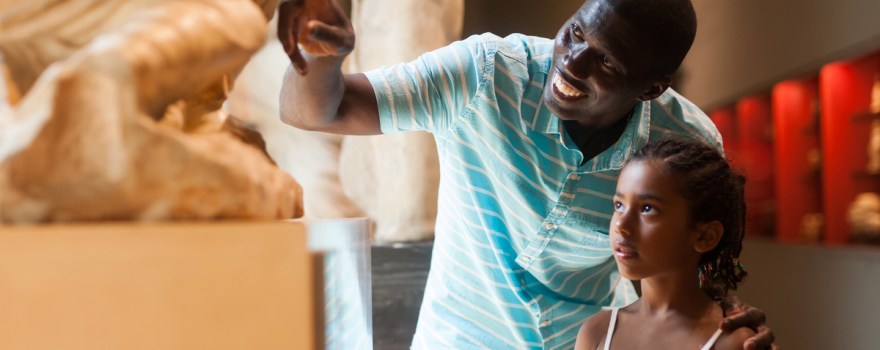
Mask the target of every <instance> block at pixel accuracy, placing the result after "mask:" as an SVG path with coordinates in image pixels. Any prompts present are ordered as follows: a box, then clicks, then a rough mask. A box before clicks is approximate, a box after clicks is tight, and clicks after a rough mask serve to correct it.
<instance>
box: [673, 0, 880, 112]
mask: <svg viewBox="0 0 880 350" xmlns="http://www.w3.org/2000/svg"><path fill="white" fill-rule="evenodd" d="M694 7H695V8H696V10H697V19H698V21H699V26H698V30H697V38H696V41H695V43H694V47H693V48H692V49H691V52H690V54H689V55H688V57H687V58H686V60H685V63H684V66H683V67H682V71H683V77H682V78H681V81H680V85H679V89H680V90H681V91H682V93H684V95H685V96H687V97H688V98H690V99H691V100H692V101H694V102H695V103H696V104H697V105H699V106H700V107H701V108H703V109H710V108H714V107H718V106H721V105H724V104H727V103H732V102H734V101H735V100H736V99H738V98H739V97H742V96H745V95H749V94H753V93H758V92H761V91H769V89H770V88H771V87H772V86H773V84H775V83H776V82H779V81H781V80H784V79H789V78H794V77H798V76H802V75H807V74H816V73H817V72H818V70H819V68H821V66H822V65H823V64H825V63H828V62H831V61H834V60H839V59H844V58H852V57H854V56H857V55H859V54H862V53H865V52H868V51H870V50H872V49H880V1H877V0H835V1H827V0H797V1H791V0H735V1H719V0H695V1H694Z"/></svg>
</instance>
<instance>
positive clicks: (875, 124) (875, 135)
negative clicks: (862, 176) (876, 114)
mask: <svg viewBox="0 0 880 350" xmlns="http://www.w3.org/2000/svg"><path fill="white" fill-rule="evenodd" d="M867 151H868V165H867V166H866V168H865V170H866V171H867V172H868V173H869V174H877V173H880V119H874V120H873V121H871V138H870V139H869V141H868V150H867Z"/></svg>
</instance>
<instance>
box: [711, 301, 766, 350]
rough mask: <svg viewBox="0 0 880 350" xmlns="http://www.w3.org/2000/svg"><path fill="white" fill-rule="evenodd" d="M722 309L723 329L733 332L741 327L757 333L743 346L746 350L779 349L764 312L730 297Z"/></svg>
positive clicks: (722, 305)
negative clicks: (774, 342)
mask: <svg viewBox="0 0 880 350" xmlns="http://www.w3.org/2000/svg"><path fill="white" fill-rule="evenodd" d="M721 309H723V310H724V315H725V318H724V320H722V321H721V329H722V330H724V331H725V332H731V331H733V330H736V329H737V328H740V327H748V328H751V329H752V330H754V331H755V336H754V337H751V338H749V340H746V342H745V343H744V344H743V349H745V350H763V349H778V347H777V346H776V345H775V344H773V341H774V340H775V339H776V337H775V336H774V335H773V331H772V330H770V327H767V325H766V324H765V323H766V321H767V316H766V315H764V311H761V310H758V309H756V308H754V307H751V306H748V305H746V304H743V303H742V301H740V300H739V298H737V297H734V296H728V297H726V298H724V299H723V300H722V301H721Z"/></svg>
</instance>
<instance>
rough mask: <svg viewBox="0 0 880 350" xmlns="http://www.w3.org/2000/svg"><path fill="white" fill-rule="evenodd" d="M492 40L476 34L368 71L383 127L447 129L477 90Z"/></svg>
mask: <svg viewBox="0 0 880 350" xmlns="http://www.w3.org/2000/svg"><path fill="white" fill-rule="evenodd" d="M491 44H492V42H491V41H490V38H487V37H485V36H472V37H470V38H468V39H465V40H462V41H457V42H454V43H452V44H450V45H449V46H446V47H443V48H440V49H438V50H435V51H432V52H429V53H426V54H424V55H422V56H420V57H419V58H417V59H416V60H414V61H412V62H409V63H401V64H396V65H393V66H389V67H384V68H379V69H376V70H372V71H369V72H366V73H365V74H366V76H367V78H368V79H369V80H370V83H371V84H372V86H373V91H374V92H375V93H376V102H377V103H378V104H379V121H380V126H381V129H382V133H385V134H388V133H396V132H403V131H413V130H422V131H428V132H432V133H435V134H438V133H439V134H442V133H444V132H445V131H446V130H447V129H448V128H449V127H450V126H451V125H452V123H453V121H454V120H455V119H456V118H457V117H458V116H460V115H462V113H464V112H465V110H466V109H467V107H468V104H469V103H470V101H471V99H472V98H473V96H474V95H475V94H476V91H477V88H478V87H479V84H480V82H481V81H482V80H483V72H484V71H485V68H486V66H487V65H488V63H487V60H488V59H487V58H488V57H490V56H489V54H488V53H487V50H488V48H489V47H490V46H491Z"/></svg>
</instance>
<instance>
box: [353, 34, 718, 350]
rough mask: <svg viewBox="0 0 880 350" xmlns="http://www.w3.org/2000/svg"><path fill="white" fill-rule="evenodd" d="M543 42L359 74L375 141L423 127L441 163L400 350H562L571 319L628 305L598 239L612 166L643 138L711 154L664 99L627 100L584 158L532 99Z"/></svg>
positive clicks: (682, 111) (571, 333)
mask: <svg viewBox="0 0 880 350" xmlns="http://www.w3.org/2000/svg"><path fill="white" fill-rule="evenodd" d="M552 53H553V41H552V40H549V39H544V38H536V37H528V36H523V35H511V36H509V37H506V38H499V37H497V36H494V35H491V34H486V35H481V36H473V37H470V38H468V39H466V40H463V41H459V42H456V43H454V44H452V45H450V46H448V47H445V48H442V49H440V50H437V51H434V52H431V53H428V54H425V55H423V56H422V57H420V58H419V59H417V60H415V61H413V62H410V63H406V64H399V65H395V66H391V67H387V68H384V69H380V70H375V71H371V72H368V73H367V77H368V78H369V80H370V82H371V83H372V85H373V89H374V90H375V92H376V95H377V100H378V103H379V112H380V115H381V118H380V119H381V127H382V132H383V133H394V132H401V131H409V130H427V131H430V132H432V133H433V134H434V136H435V139H436V141H437V150H438V152H439V157H440V169H441V170H440V171H441V173H440V174H441V179H440V194H439V205H438V215H437V226H436V238H435V241H434V253H433V259H432V261H431V271H430V273H429V277H428V284H427V286H426V290H425V297H424V301H423V302H422V308H421V311H420V315H419V322H418V326H417V329H416V334H415V339H414V340H413V348H416V349H421V348H430V349H437V348H451V349H531V348H535V349H540V348H546V349H565V348H571V347H572V346H573V345H574V341H575V338H576V336H577V332H578V329H579V328H580V325H581V324H582V323H583V321H584V320H585V319H586V318H587V317H589V316H590V315H592V314H594V313H596V312H598V311H599V310H600V309H601V308H603V307H608V306H624V305H627V304H629V303H630V302H632V301H634V300H635V299H636V294H635V291H634V290H633V287H632V284H631V283H630V282H629V281H627V280H625V279H621V277H620V274H619V272H618V271H617V267H616V265H615V263H614V258H613V257H612V255H611V248H610V246H609V242H608V226H609V222H610V219H611V215H612V204H611V197H612V195H613V193H614V190H615V186H616V182H617V176H618V173H619V170H620V167H621V165H622V163H623V162H624V160H626V159H628V158H629V157H630V156H631V155H632V154H633V153H634V152H635V151H636V150H637V149H638V148H639V147H641V146H643V145H645V144H646V143H647V142H648V141H649V140H656V139H662V138H669V137H678V138H690V139H699V140H703V141H704V142H708V143H710V144H712V145H715V146H716V147H719V148H720V147H721V137H720V136H719V134H718V132H717V130H716V129H715V127H714V125H713V124H712V122H711V121H710V120H709V118H708V117H706V115H705V114H704V113H703V112H702V111H700V110H699V109H698V108H697V107H696V106H694V105H693V104H691V103H690V102H689V101H687V100H685V99H684V98H683V97H681V96H680V95H678V94H677V93H676V92H674V91H672V90H669V91H667V92H666V93H664V94H663V95H662V96H660V97H659V98H657V99H655V100H653V101H649V102H643V103H640V104H639V105H638V106H636V108H635V110H634V112H633V113H634V115H633V117H632V118H631V119H630V122H629V124H628V125H627V127H626V130H625V131H624V133H623V135H622V137H621V138H620V140H619V141H618V142H617V143H616V144H615V145H614V146H612V147H611V148H609V149H608V150H606V151H604V152H603V153H601V154H600V155H598V156H597V157H596V158H594V159H591V160H589V161H587V162H586V163H585V164H583V165H580V164H581V161H582V160H583V155H582V153H581V152H580V151H579V150H578V148H577V146H576V145H575V144H574V142H573V141H572V139H571V138H569V136H568V135H567V134H566V133H565V132H564V129H563V126H562V123H561V121H560V120H559V119H558V118H557V117H556V116H554V115H552V114H551V113H550V111H549V110H548V109H547V108H546V107H545V106H544V105H543V103H542V99H541V94H542V90H543V86H544V83H545V80H546V78H547V72H548V70H549V69H550V63H551V60H552Z"/></svg>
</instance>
